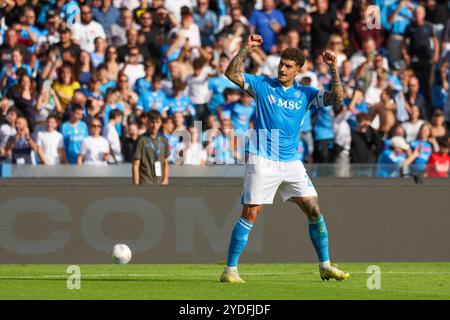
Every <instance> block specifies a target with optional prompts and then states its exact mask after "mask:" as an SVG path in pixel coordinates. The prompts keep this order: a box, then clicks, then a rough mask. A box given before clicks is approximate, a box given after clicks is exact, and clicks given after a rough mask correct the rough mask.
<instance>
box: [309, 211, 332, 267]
mask: <svg viewBox="0 0 450 320" xmlns="http://www.w3.org/2000/svg"><path fill="white" fill-rule="evenodd" d="M309 236H310V238H311V241H312V243H313V245H314V248H315V249H316V253H317V257H318V258H319V262H320V265H321V267H327V266H329V265H330V258H329V254H328V230H327V225H326V224H325V220H324V218H323V215H320V216H319V217H317V219H315V220H310V221H309Z"/></svg>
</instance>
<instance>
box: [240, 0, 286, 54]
mask: <svg viewBox="0 0 450 320" xmlns="http://www.w3.org/2000/svg"><path fill="white" fill-rule="evenodd" d="M249 22H250V24H251V28H252V31H251V32H252V33H257V34H260V35H261V36H262V37H263V38H264V42H263V44H262V45H261V48H262V49H263V50H264V52H265V53H267V54H270V52H271V51H272V48H273V46H274V45H275V44H276V42H277V35H278V33H280V31H281V29H283V28H284V27H286V20H285V19H284V15H283V13H282V12H281V11H279V10H277V9H275V1H274V0H264V1H263V9H262V10H254V11H253V12H252V14H251V16H250V19H249Z"/></svg>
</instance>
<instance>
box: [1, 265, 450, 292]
mask: <svg viewBox="0 0 450 320" xmlns="http://www.w3.org/2000/svg"><path fill="white" fill-rule="evenodd" d="M370 265H377V266H379V267H380V269H381V289H372V290H369V289H368V288H367V279H368V277H369V276H370V274H368V273H367V267H368V266H370ZM67 267H68V265H0V299H152V300H154V299H177V300H178V299H189V300H191V299H192V300H197V299H199V300H201V299H214V300H215V299H220V300H222V299H223V300H233V299H244V300H245V299H269V300H272V299H308V300H310V299H313V300H316V299H450V263H343V264H340V265H339V267H341V268H342V269H344V270H346V271H349V272H350V273H351V278H350V279H349V280H347V281H342V282H337V281H335V280H330V281H324V282H322V280H321V279H320V277H319V274H318V267H317V265H316V264H242V265H241V266H240V268H239V270H240V273H241V276H242V278H243V279H245V280H246V281H247V283H245V284H229V283H220V282H219V281H218V279H219V276H220V273H221V272H222V270H223V265H221V264H201V265H195V264H170V265H162V264H149V265H133V264H130V265H114V264H111V265H80V268H81V288H80V289H79V290H69V289H67V277H68V274H67V273H66V269H67Z"/></svg>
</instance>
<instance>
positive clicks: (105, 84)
mask: <svg viewBox="0 0 450 320" xmlns="http://www.w3.org/2000/svg"><path fill="white" fill-rule="evenodd" d="M95 72H96V75H97V77H98V79H99V80H100V82H101V84H100V93H101V94H102V95H104V96H105V95H106V91H108V89H109V88H115V87H116V85H117V83H116V82H115V81H113V80H110V79H109V77H108V76H109V74H108V67H107V66H106V64H104V63H102V64H100V65H99V66H98V67H97V69H95Z"/></svg>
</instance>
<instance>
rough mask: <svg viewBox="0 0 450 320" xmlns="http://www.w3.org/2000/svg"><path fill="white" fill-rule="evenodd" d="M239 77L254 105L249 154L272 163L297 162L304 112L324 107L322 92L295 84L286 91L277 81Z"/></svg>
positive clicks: (244, 75)
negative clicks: (255, 105) (273, 161)
mask: <svg viewBox="0 0 450 320" xmlns="http://www.w3.org/2000/svg"><path fill="white" fill-rule="evenodd" d="M242 75H243V77H244V82H245V84H244V90H245V91H246V92H247V93H248V94H250V95H251V96H253V97H254V98H255V100H256V104H257V107H256V119H255V128H254V129H255V130H254V132H253V134H252V133H250V137H249V144H248V152H249V153H252V154H256V155H259V156H262V157H265V158H268V159H271V160H275V161H295V160H299V153H298V144H299V140H300V128H301V126H302V123H303V121H304V119H305V115H306V112H307V111H308V110H309V109H313V108H315V107H319V108H322V107H325V104H324V94H325V91H319V90H318V89H316V88H313V87H309V86H303V85H300V84H299V83H297V82H294V85H293V86H292V87H290V88H288V89H285V88H283V86H282V85H281V84H280V83H279V82H278V79H277V78H269V77H265V76H256V75H251V74H248V73H243V74H242ZM251 131H252V130H250V132H251Z"/></svg>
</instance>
